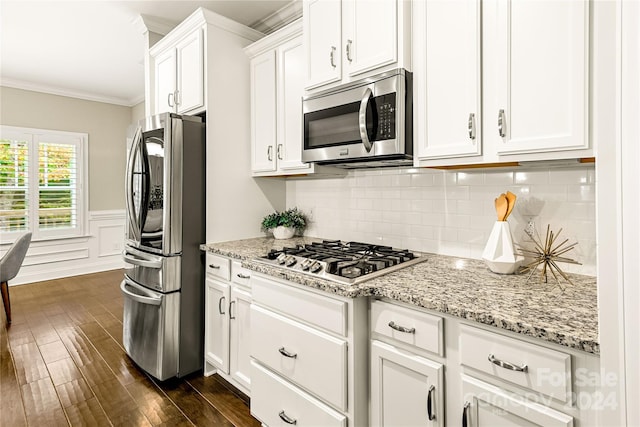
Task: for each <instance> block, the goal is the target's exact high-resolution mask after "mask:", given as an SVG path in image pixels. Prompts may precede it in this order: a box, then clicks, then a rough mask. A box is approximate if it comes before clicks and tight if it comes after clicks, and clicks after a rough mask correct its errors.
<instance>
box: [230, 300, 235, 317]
mask: <svg viewBox="0 0 640 427" xmlns="http://www.w3.org/2000/svg"><path fill="white" fill-rule="evenodd" d="M235 303H236V302H235V301H231V302H230V303H229V319H231V320H235V318H236V316H234V315H233V314H231V313H232V311H231V307H233V304H235Z"/></svg>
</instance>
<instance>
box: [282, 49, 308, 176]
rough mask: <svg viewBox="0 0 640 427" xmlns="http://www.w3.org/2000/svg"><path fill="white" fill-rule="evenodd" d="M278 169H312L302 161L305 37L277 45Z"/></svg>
mask: <svg viewBox="0 0 640 427" xmlns="http://www.w3.org/2000/svg"><path fill="white" fill-rule="evenodd" d="M277 56H278V109H277V116H278V126H277V132H276V133H277V137H278V145H277V149H276V154H277V157H278V169H280V170H282V171H287V170H292V169H307V170H308V169H310V168H311V165H310V164H309V163H302V93H303V92H304V73H303V70H304V50H303V47H302V37H298V38H296V39H293V40H291V41H289V42H287V43H284V44H283V45H281V46H279V47H278V55H277Z"/></svg>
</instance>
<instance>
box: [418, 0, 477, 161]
mask: <svg viewBox="0 0 640 427" xmlns="http://www.w3.org/2000/svg"><path fill="white" fill-rule="evenodd" d="M413 8H414V9H413V19H414V21H413V40H414V46H413V49H414V50H413V58H414V61H415V62H414V79H413V84H414V93H415V94H416V99H415V104H414V116H415V121H414V123H415V124H414V126H415V129H416V136H415V137H414V138H415V139H414V140H415V141H417V142H416V144H417V154H418V157H419V158H420V159H435V158H449V157H461V156H472V155H480V154H481V151H482V144H481V136H482V132H481V129H480V123H481V121H480V118H481V117H480V111H481V101H480V99H481V98H480V83H481V82H480V78H481V70H480V66H481V61H480V1H479V0H430V1H420V2H414V3H413ZM443 40H446V43H443Z"/></svg>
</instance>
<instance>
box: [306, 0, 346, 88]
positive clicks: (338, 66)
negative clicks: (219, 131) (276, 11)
mask: <svg viewBox="0 0 640 427" xmlns="http://www.w3.org/2000/svg"><path fill="white" fill-rule="evenodd" d="M341 3H342V2H341V1H339V0H331V1H326V0H309V1H305V2H304V3H303V25H304V37H305V45H306V51H307V64H306V65H307V68H306V73H305V76H306V78H307V88H312V87H316V86H320V85H323V84H327V83H331V82H335V81H338V80H340V78H341V77H342V43H341V40H342V11H341V7H342V6H341Z"/></svg>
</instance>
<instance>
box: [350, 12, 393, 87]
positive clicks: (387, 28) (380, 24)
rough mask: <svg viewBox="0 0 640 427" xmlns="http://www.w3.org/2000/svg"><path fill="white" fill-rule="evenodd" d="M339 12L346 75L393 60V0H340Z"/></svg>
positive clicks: (367, 69)
mask: <svg viewBox="0 0 640 427" xmlns="http://www.w3.org/2000/svg"><path fill="white" fill-rule="evenodd" d="M342 13H343V20H344V22H343V25H344V32H343V38H342V49H343V52H344V63H345V67H346V70H347V72H348V73H349V75H350V76H354V75H357V74H360V73H363V72H365V71H369V70H372V69H374V68H378V67H381V66H384V65H387V64H391V63H394V62H396V61H397V57H398V27H397V23H398V16H397V15H398V3H397V1H395V0H357V1H356V0H343V1H342Z"/></svg>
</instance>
